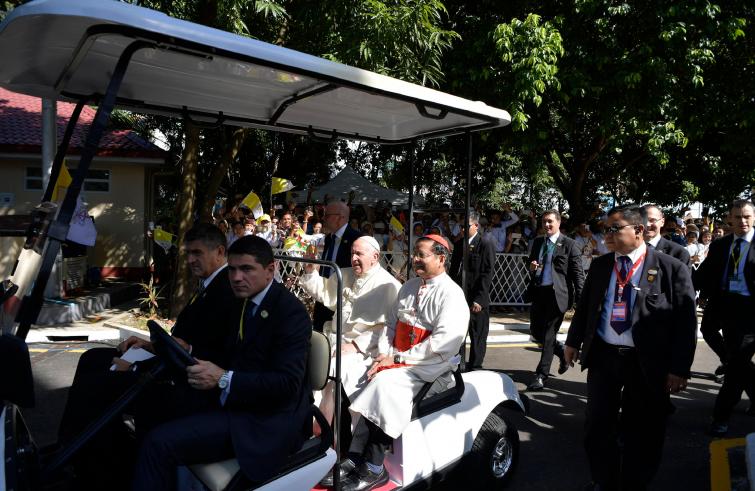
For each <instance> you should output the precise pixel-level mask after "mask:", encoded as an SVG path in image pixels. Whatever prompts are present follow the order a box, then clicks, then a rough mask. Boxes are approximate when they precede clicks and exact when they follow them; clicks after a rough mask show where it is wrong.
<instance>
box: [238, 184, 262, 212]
mask: <svg viewBox="0 0 755 491" xmlns="http://www.w3.org/2000/svg"><path fill="white" fill-rule="evenodd" d="M241 204H242V205H244V206H246V207H247V208H249V209H250V210H252V214H253V215H254V218H258V217H261V216H262V214H263V213H265V211H264V210H263V209H262V201H260V197H259V196H257V195H256V194H254V191H251V192H250V193H249V194H247V195H246V198H244V200H243V201H242V202H241Z"/></svg>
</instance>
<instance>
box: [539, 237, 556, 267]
mask: <svg viewBox="0 0 755 491" xmlns="http://www.w3.org/2000/svg"><path fill="white" fill-rule="evenodd" d="M555 250H556V243H555V242H553V241H552V240H551V239H550V238H549V237H545V240H544V241H543V246H542V247H541V248H540V258H539V259H540V260H539V261H538V262H540V263H541V262H543V259H544V258H545V257H546V256H547V255H548V254H552V253H553V251H555Z"/></svg>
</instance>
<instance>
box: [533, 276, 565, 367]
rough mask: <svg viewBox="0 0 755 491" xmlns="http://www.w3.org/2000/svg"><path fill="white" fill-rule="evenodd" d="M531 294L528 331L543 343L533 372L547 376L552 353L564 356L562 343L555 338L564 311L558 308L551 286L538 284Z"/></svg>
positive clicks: (562, 319) (560, 356)
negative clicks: (538, 360)
mask: <svg viewBox="0 0 755 491" xmlns="http://www.w3.org/2000/svg"><path fill="white" fill-rule="evenodd" d="M532 295H533V297H532V307H530V332H531V333H532V337H533V338H535V340H536V341H537V342H538V343H540V344H542V345H543V351H542V353H541V354H540V362H539V363H538V364H537V369H535V373H538V374H540V375H545V376H546V377H547V376H548V375H549V374H550V370H551V363H552V362H553V355H554V354H555V355H556V356H558V357H559V359H561V358H563V356H564V345H563V344H561V343H560V342H558V340H557V339H556V335H557V334H558V329H559V327H561V323H562V322H563V321H564V313H563V312H561V310H560V309H559V308H558V303H556V292H555V291H554V290H553V287H551V286H539V287H537V288H535V289H534V291H533V292H532Z"/></svg>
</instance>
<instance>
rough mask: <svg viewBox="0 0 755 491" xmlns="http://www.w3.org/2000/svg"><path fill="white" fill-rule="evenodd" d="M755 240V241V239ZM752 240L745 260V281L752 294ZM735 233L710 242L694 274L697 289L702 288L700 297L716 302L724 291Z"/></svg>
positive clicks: (754, 258)
mask: <svg viewBox="0 0 755 491" xmlns="http://www.w3.org/2000/svg"><path fill="white" fill-rule="evenodd" d="M753 242H755V241H753ZM753 242H750V248H749V249H748V251H747V256H746V257H745V258H743V260H744V261H746V262H745V269H744V273H745V282H746V283H747V288H748V289H749V290H750V294H755V247H754V246H753ZM733 243H734V234H729V235H727V236H726V237H722V238H720V239H718V240H714V241H713V242H711V243H710V248H709V249H708V256H707V257H706V258H705V261H703V262H702V263H700V267H699V268H697V270H696V271H695V272H694V274H693V279H694V282H695V289H697V290H700V298H702V299H704V300H708V301H710V302H714V303H715V302H716V301H718V299H719V298H720V297H721V293H722V292H723V288H722V285H723V281H724V275H725V274H726V268H727V264H728V260H729V254H730V251H731V246H732V244H733Z"/></svg>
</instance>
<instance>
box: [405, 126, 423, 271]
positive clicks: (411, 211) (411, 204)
mask: <svg viewBox="0 0 755 491" xmlns="http://www.w3.org/2000/svg"><path fill="white" fill-rule="evenodd" d="M412 143H413V145H412V147H411V148H412V150H414V158H413V159H412V160H414V162H409V219H408V220H407V221H406V228H407V229H409V233H408V234H407V235H406V240H407V241H408V242H407V246H408V247H407V251H408V253H409V254H408V256H407V261H406V280H407V281H409V272H410V271H411V270H412V259H413V258H412V252H413V251H412V250H411V246H412V236H413V235H414V170H415V167H416V166H417V165H419V161H420V159H419V149H418V148H417V140H414V141H413V142H412Z"/></svg>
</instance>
